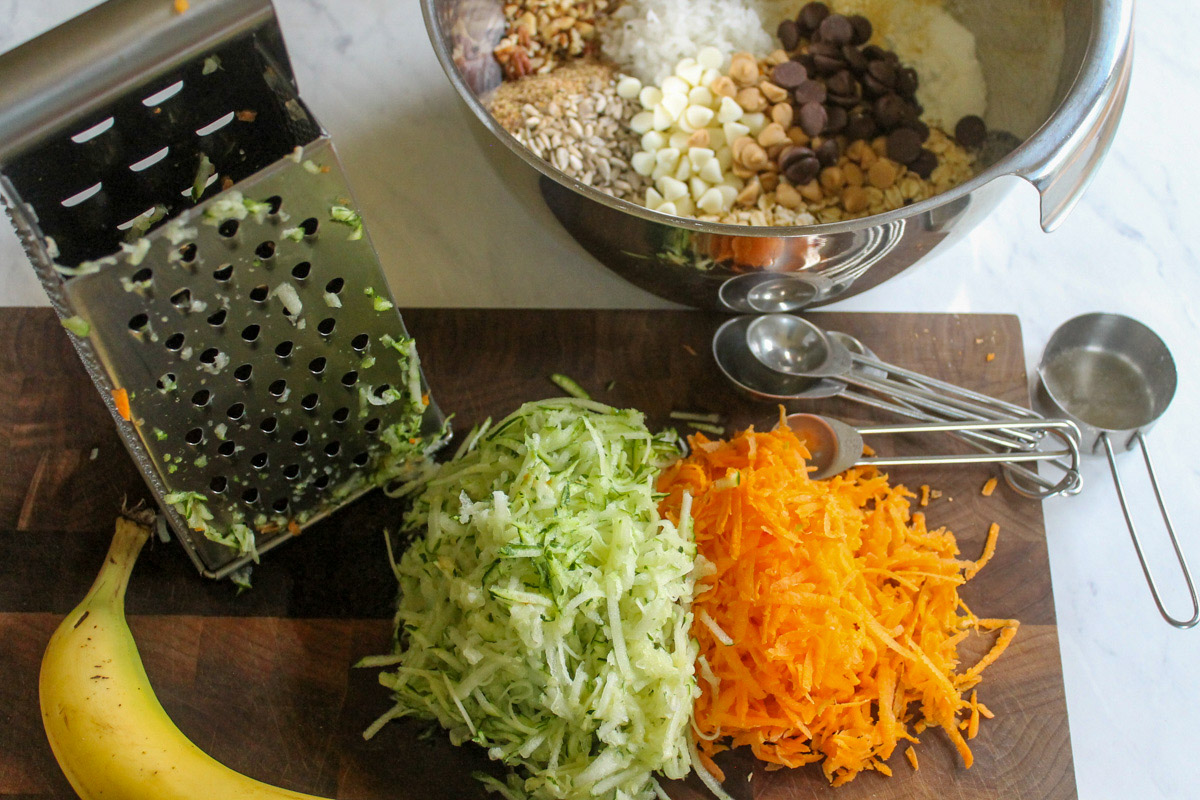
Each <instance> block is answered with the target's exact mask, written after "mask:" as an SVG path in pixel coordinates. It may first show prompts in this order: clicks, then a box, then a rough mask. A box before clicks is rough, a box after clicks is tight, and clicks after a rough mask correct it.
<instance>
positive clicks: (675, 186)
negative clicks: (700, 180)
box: [654, 175, 688, 201]
mask: <svg viewBox="0 0 1200 800" xmlns="http://www.w3.org/2000/svg"><path fill="white" fill-rule="evenodd" d="M654 185H655V186H657V187H658V190H659V191H660V192H662V196H663V199H664V200H667V201H672V200H678V199H679V198H681V197H684V196H685V195H687V193H688V187H687V184H686V183H684V182H683V181H677V180H675V179H674V178H672V177H671V176H670V175H664V176H662V177H661V178H659V179H658V180H657V181H655V182H654Z"/></svg>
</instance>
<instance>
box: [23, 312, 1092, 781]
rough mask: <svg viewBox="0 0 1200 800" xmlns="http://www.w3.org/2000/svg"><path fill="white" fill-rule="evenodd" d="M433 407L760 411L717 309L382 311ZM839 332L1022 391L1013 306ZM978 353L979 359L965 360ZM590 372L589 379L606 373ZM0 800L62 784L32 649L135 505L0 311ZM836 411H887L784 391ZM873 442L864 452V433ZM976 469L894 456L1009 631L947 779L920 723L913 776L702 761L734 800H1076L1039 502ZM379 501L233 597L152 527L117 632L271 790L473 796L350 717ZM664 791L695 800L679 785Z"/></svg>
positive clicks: (379, 604)
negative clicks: (983, 712)
mask: <svg viewBox="0 0 1200 800" xmlns="http://www.w3.org/2000/svg"><path fill="white" fill-rule="evenodd" d="M404 317H405V322H406V323H407V325H408V326H409V328H410V330H411V331H412V333H413V334H414V335H415V336H416V337H417V340H418V346H419V349H420V351H421V354H422V358H423V360H424V364H425V369H426V373H427V376H428V378H429V381H430V384H431V386H432V387H433V391H434V394H435V397H436V398H437V400H438V403H439V404H440V405H441V406H442V408H443V409H445V410H446V411H447V412H448V413H449V412H453V413H454V414H455V425H456V429H457V430H458V431H460V432H462V431H466V430H468V429H469V428H470V426H471V425H472V424H473V423H475V422H478V421H481V420H482V419H484V418H485V417H487V416H489V415H490V416H492V417H495V418H499V417H500V416H503V415H505V414H507V413H508V412H509V411H511V410H513V409H514V408H515V407H516V406H517V405H519V404H520V403H522V402H524V401H527V400H532V399H535V398H539V397H549V396H552V395H555V394H557V393H558V391H557V389H556V388H555V387H554V386H553V385H552V384H551V383H550V382H549V381H548V380H547V376H548V375H549V374H550V373H552V372H565V373H567V374H569V375H571V376H572V377H574V378H575V379H577V380H578V381H579V382H580V383H581V384H583V385H584V386H585V387H586V388H588V389H589V391H591V392H593V395H594V396H595V397H596V399H598V400H602V401H604V402H608V403H612V404H614V405H622V406H624V405H629V406H634V407H637V408H640V409H642V410H644V411H645V412H646V413H647V417H648V421H649V423H650V424H651V426H662V425H665V424H667V419H668V413H669V412H670V410H671V409H687V410H696V411H718V412H721V413H723V414H725V415H727V417H728V419H729V422H730V424H731V426H738V427H741V426H744V425H748V424H755V423H757V424H760V425H761V424H769V422H770V421H771V419H772V417H773V416H774V415H775V414H776V413H777V412H776V410H775V409H774V408H773V407H772V406H770V405H766V404H762V403H757V402H753V401H750V400H748V399H746V398H744V397H742V396H741V395H739V394H737V393H736V392H735V391H734V390H733V388H732V387H731V386H729V385H728V384H727V383H726V382H725V381H724V379H723V378H722V377H721V376H720V374H719V373H718V372H717V370H716V368H715V365H714V363H713V361H712V357H711V355H710V349H709V342H710V339H711V336H712V333H713V331H714V330H715V329H716V327H717V326H718V325H719V324H720V322H721V321H722V318H721V317H719V316H716V315H710V314H705V313H700V312H664V311H521V310H456V309H421V310H410V311H406V312H405V313H404ZM813 318H814V319H815V320H817V321H818V322H820V323H821V324H823V325H824V326H826V327H827V328H830V329H835V330H844V331H847V332H849V333H853V334H855V335H857V336H859V337H860V338H861V339H862V340H863V341H864V342H866V343H867V345H868V346H870V347H871V348H872V349H874V350H875V351H876V352H877V353H878V354H879V355H880V356H881V357H882V358H884V359H885V360H889V361H893V362H895V363H897V364H900V365H903V366H907V367H911V368H915V369H918V370H921V371H923V372H926V373H928V374H931V375H934V376H937V377H941V378H945V379H950V380H954V381H955V382H958V383H961V384H963V385H965V386H968V387H969V388H973V389H977V390H980V391H985V392H988V393H991V394H993V395H996V396H999V397H1002V398H1004V399H1006V400H1011V401H1014V402H1019V403H1022V404H1024V403H1027V401H1028V393H1027V389H1026V386H1027V384H1026V374H1025V366H1024V363H1023V359H1022V347H1021V333H1020V326H1019V324H1018V322H1017V319H1016V318H1015V317H1012V316H1000V315H933V316H916V315H893V314H845V313H824V314H814V315H813ZM989 353H994V354H995V358H994V360H992V361H990V362H989V361H988V360H987V355H988V354H989ZM610 381H614V382H615V384H614V386H613V388H612V389H611V390H606V389H605V387H606V386H607V385H608V383H609V382H610ZM0 386H3V387H4V391H3V392H0V442H3V445H4V446H3V450H0V564H2V565H3V567H0V569H2V570H3V572H2V573H0V575H2V578H0V676H3V680H2V681H0V721H3V722H4V724H0V798H12V799H15V798H28V799H29V800H33V799H34V798H36V799H37V800H43V799H46V800H48V799H49V798H71V797H73V796H74V795H73V793H72V792H71V790H70V787H69V786H68V785H67V783H66V781H65V780H64V778H63V777H62V775H61V773H60V772H59V770H58V767H57V765H56V763H55V762H54V759H53V757H52V755H51V753H50V750H49V747H48V746H47V745H46V741H45V737H44V734H43V732H42V729H41V721H40V718H39V714H38V709H37V669H38V664H39V661H40V658H41V653H42V650H43V648H44V647H45V644H46V641H47V640H48V638H49V636H50V633H51V631H52V630H53V629H54V627H55V626H56V625H57V624H58V621H59V619H60V618H61V616H62V615H63V614H64V613H65V612H66V611H68V610H69V609H70V608H71V607H73V606H74V605H75V604H76V603H77V602H78V601H79V600H80V599H81V598H82V596H83V594H84V592H85V591H86V589H87V587H88V585H89V584H90V582H91V580H92V578H93V577H94V575H95V572H96V569H97V568H98V566H99V563H100V560H101V558H102V555H103V553H104V551H105V549H106V548H107V546H108V541H109V538H110V536H111V529H112V519H113V514H114V512H115V510H116V509H117V508H118V507H119V506H120V504H121V503H122V502H123V501H125V500H128V501H134V500H137V499H140V498H143V497H147V495H148V493H147V491H146V489H145V487H144V485H143V483H142V481H141V478H140V475H139V474H138V472H137V470H136V469H135V468H134V466H133V464H132V462H131V460H130V459H129V457H128V456H127V454H126V453H125V451H124V449H123V446H122V445H121V443H120V441H119V439H118V438H117V436H116V433H115V429H114V427H113V425H112V422H111V420H110V419H109V418H108V416H107V412H106V411H105V409H104V407H103V405H102V404H101V402H100V400H99V397H98V396H97V394H96V392H95V390H94V389H93V388H92V386H91V384H90V382H89V381H88V379H87V377H86V375H85V373H84V371H83V368H82V367H81V365H80V364H79V362H78V360H77V359H76V357H75V354H74V352H73V350H72V349H71V347H70V345H69V343H68V341H67V338H66V336H65V334H64V333H63V332H62V330H61V329H60V328H59V326H58V322H57V319H56V318H55V317H54V316H53V314H51V313H50V312H49V311H48V310H44V309H37V310H33V309H0ZM794 406H795V410H813V409H817V410H821V411H822V412H824V413H834V414H837V415H839V416H842V417H843V418H845V419H847V420H849V421H852V422H853V421H860V422H861V421H867V420H871V421H880V422H883V421H887V420H885V419H882V418H880V417H878V416H874V417H873V416H872V415H871V412H868V411H866V410H865V409H860V408H856V407H854V406H852V405H849V404H847V403H845V402H843V401H838V400H833V401H823V402H822V403H821V404H819V405H816V404H812V403H808V404H801V403H796V404H794ZM881 444H883V443H881ZM944 446H945V442H944V440H940V439H916V438H915V437H905V438H904V439H900V440H898V441H896V442H895V443H892V444H887V445H885V446H881V448H880V449H887V447H894V449H895V450H896V451H900V452H921V451H922V450H927V449H929V448H930V447H944ZM992 474H995V470H994V469H993V468H989V467H983V466H979V467H970V468H963V467H940V468H929V467H925V468H910V469H905V470H900V469H895V470H892V476H893V479H894V480H896V481H900V482H904V483H906V484H908V485H910V486H914V487H915V486H919V485H920V484H923V483H928V484H930V485H931V486H933V487H935V488H939V489H941V490H942V491H943V496H942V497H941V498H939V499H937V500H934V501H933V502H932V503H931V504H930V506H929V508H928V509H927V511H928V516H929V519H930V523H931V524H933V525H945V526H947V527H949V528H950V529H951V530H953V531H954V532H955V533H956V534H957V536H958V539H959V542H960V546H961V547H962V550H963V552H964V554H965V555H966V556H968V557H974V555H975V554H976V553H977V552H978V551H979V549H980V548H981V546H982V543H983V538H984V535H985V533H986V530H987V527H988V525H989V524H990V523H991V522H998V523H999V524H1000V526H1001V538H1000V547H999V550H998V552H997V554H996V557H995V559H994V560H993V561H992V563H991V564H990V565H989V566H988V567H987V568H986V569H985V570H983V572H982V573H981V574H980V575H979V577H977V578H976V579H975V580H973V581H972V582H971V583H970V584H968V585H967V586H966V587H965V588H964V590H963V595H964V598H965V600H966V602H967V603H968V604H969V605H970V606H971V607H972V609H973V610H974V611H975V612H976V613H978V614H979V615H980V616H1015V617H1017V618H1019V619H1020V620H1021V621H1022V626H1021V629H1020V632H1019V634H1018V636H1017V638H1016V640H1015V642H1014V644H1013V645H1012V647H1010V648H1009V650H1008V652H1006V653H1005V655H1004V656H1003V658H1002V659H1001V660H1000V662H999V663H997V664H996V665H995V666H993V667H991V668H989V670H988V672H987V673H986V674H985V680H984V683H983V684H982V686H981V687H980V692H979V695H980V700H981V701H982V702H985V703H986V704H987V705H988V706H989V707H990V708H991V709H992V710H993V711H995V712H996V718H995V719H994V720H985V721H984V722H983V724H982V726H981V730H980V734H979V737H978V738H977V739H975V740H974V741H973V742H972V743H971V744H972V749H973V751H974V753H975V766H974V767H973V768H972V769H970V770H966V769H963V767H962V766H961V764H959V763H958V759H957V756H956V754H955V753H954V750H953V747H952V746H951V745H950V744H949V743H948V742H947V741H946V739H945V737H944V736H943V735H941V734H940V733H938V732H936V731H929V732H926V733H925V734H923V735H922V736H921V743H920V745H919V747H918V754H919V756H920V764H921V768H920V770H919V771H917V772H913V771H912V770H911V768H910V767H909V766H908V763H907V762H906V761H905V760H904V758H903V756H902V755H901V753H900V751H901V750H902V749H903V748H898V749H897V753H896V756H895V757H894V758H893V759H892V761H891V766H892V768H893V770H894V771H895V777H893V778H891V779H887V778H884V777H882V776H880V775H877V774H866V775H863V776H861V777H860V778H858V779H857V780H855V781H854V782H853V783H851V784H849V785H848V786H846V787H843V788H841V789H838V790H833V789H830V788H829V787H828V786H827V785H825V784H824V781H823V778H822V777H821V775H820V772H819V770H817V769H814V768H809V769H801V770H782V771H778V772H767V771H766V770H764V769H762V768H761V765H756V764H755V763H753V762H752V760H751V759H749V758H746V757H744V756H743V755H742V754H738V753H734V754H730V755H729V757H728V758H727V759H726V760H725V761H723V762H722V763H723V765H725V766H726V767H727V773H728V774H729V776H730V779H729V781H728V782H727V788H728V789H729V790H730V792H731V794H732V795H733V796H734V797H735V798H739V800H742V799H743V798H763V799H765V800H785V798H786V799H787V800H791V798H810V797H812V798H817V797H822V798H823V797H830V798H843V799H844V800H854V798H863V797H874V798H897V799H898V798H938V800H956V799H959V798H961V799H962V800H968V799H969V800H976V799H980V800H982V798H1003V799H1004V800H1020V799H1021V798H1030V799H1031V800H1032V799H1033V798H1038V799H1039V800H1041V799H1042V798H1052V799H1054V800H1058V799H1059V798H1062V799H1064V800H1065V799H1067V798H1074V797H1075V796H1076V792H1075V778H1074V769H1073V765H1072V757H1071V748H1070V739H1069V736H1068V728H1067V712H1066V705H1065V701H1064V697H1063V684H1062V669H1061V665H1060V660H1059V649H1058V634H1057V629H1056V627H1055V618H1054V602H1053V595H1052V593H1051V586H1050V571H1049V564H1048V561H1047V554H1046V542H1045V531H1044V527H1043V523H1042V513H1041V508H1040V506H1039V505H1038V504H1037V503H1035V502H1032V501H1029V500H1025V499H1022V498H1021V497H1019V496H1017V495H1016V494H1014V493H1012V492H1011V491H1009V490H1008V489H1007V487H1005V486H1004V484H1003V482H1001V486H1000V488H999V489H998V490H997V491H996V493H995V494H994V495H993V496H991V497H990V498H984V497H982V496H981V495H980V494H979V489H980V487H981V486H982V485H983V483H984V482H985V481H986V480H987V478H988V477H989V476H991V475H992ZM402 512H403V506H402V505H401V504H400V503H399V502H396V501H390V500H387V499H386V498H384V497H382V496H380V495H378V494H375V495H372V496H369V497H368V498H366V499H364V500H363V501H360V502H359V503H357V504H356V505H354V506H353V507H351V508H350V509H347V510H346V511H343V512H341V513H339V514H337V515H335V516H334V517H333V518H332V519H329V520H326V521H325V522H323V523H321V524H320V525H318V526H315V527H314V528H312V529H311V530H309V531H308V532H306V533H305V534H304V535H303V536H301V537H299V538H298V539H297V540H296V541H294V542H290V543H289V544H287V545H286V546H285V547H281V548H279V549H278V550H276V551H274V552H272V553H270V554H269V556H268V557H267V558H266V559H265V560H264V563H263V564H262V565H261V566H260V567H258V568H256V570H255V574H254V589H253V590H252V591H250V592H247V593H244V594H242V595H240V596H239V595H235V593H234V591H233V589H232V587H231V586H230V585H229V584H227V583H214V582H209V581H205V580H203V579H201V578H200V577H198V576H197V575H196V574H195V572H194V570H193V568H192V566H191V563H190V562H189V561H188V560H187V558H186V556H185V555H184V553H183V552H182V550H181V549H180V548H179V547H178V545H176V544H175V543H167V544H163V543H161V542H157V541H152V542H151V544H150V545H148V547H147V549H146V551H145V552H144V553H143V555H142V557H141V559H140V561H139V563H138V565H137V568H136V569H135V571H134V575H133V580H132V584H131V586H130V590H129V599H128V609H129V614H130V623H131V626H132V628H133V632H134V635H135V636H136V638H137V641H138V645H139V647H140V648H141V652H142V655H143V658H144V661H145V664H146V669H147V672H148V673H149V675H150V679H151V681H152V682H153V684H154V686H155V688H156V690H157V691H158V693H159V695H160V697H161V699H162V702H163V705H164V706H165V707H166V709H167V711H168V712H169V713H170V714H171V716H172V717H173V718H174V719H175V721H176V722H177V723H178V724H179V726H180V728H181V729H182V730H183V731H184V733H186V734H187V735H188V736H190V737H191V738H192V739H194V740H195V741H196V743H197V744H198V745H200V747H202V748H203V749H205V750H207V751H208V752H209V753H211V754H212V755H214V756H215V757H216V758H218V759H220V760H221V761H223V762H225V763H226V764H228V765H230V766H231V767H233V768H235V769H238V770H241V771H243V772H246V773H248V774H250V775H253V776H254V777H256V778H259V779H262V780H266V781H270V782H273V783H278V784H280V785H283V786H287V787H290V788H294V789H299V790H303V791H308V792H314V793H318V794H325V795H329V796H336V797H340V798H363V799H364V800H366V799H367V798H380V799H382V798H413V799H414V800H415V799H417V798H471V797H484V796H486V795H485V793H483V792H482V791H481V790H480V789H479V787H478V785H477V784H476V783H475V782H474V781H473V780H472V779H471V778H470V777H469V773H470V771H471V770H473V769H488V770H490V771H493V772H495V771H496V770H495V767H494V765H491V764H490V763H489V762H488V761H487V759H486V757H484V755H483V753H482V751H481V750H480V749H479V748H476V747H474V746H467V747H463V748H455V747H452V746H450V745H449V744H448V743H447V742H446V740H445V737H444V736H443V735H441V734H440V732H436V731H435V732H434V733H433V735H432V736H428V735H426V736H423V734H426V733H427V726H426V725H425V724H423V723H420V722H402V723H398V724H392V725H390V726H388V727H387V728H385V729H384V731H383V732H382V733H380V734H379V735H378V736H377V737H376V738H374V739H373V740H371V741H369V742H366V741H364V740H363V739H362V737H361V735H360V734H361V731H362V730H363V728H365V727H366V726H367V725H368V724H369V723H370V722H371V721H372V720H373V719H374V717H375V716H377V715H378V714H380V713H382V712H383V711H384V710H386V709H387V708H388V707H389V701H388V697H387V694H386V692H385V691H384V690H383V689H382V688H381V687H380V686H379V685H378V684H377V682H376V680H375V674H374V671H373V670H354V669H351V665H352V664H353V663H354V662H355V661H356V660H358V659H359V658H361V657H362V656H364V655H369V654H374V653H380V652H385V651H386V650H387V649H388V647H389V639H390V636H391V623H390V614H391V608H392V603H393V600H394V595H395V582H394V580H393V578H392V577H391V575H390V572H389V570H388V567H387V561H386V556H385V552H384V545H383V538H382V536H381V533H380V532H381V531H382V530H383V529H384V528H385V527H389V526H391V527H394V526H395V525H396V524H397V522H398V521H399V519H400V515H401V514H402ZM670 793H671V795H672V796H673V797H677V798H683V797H702V796H704V793H703V790H702V789H701V788H700V786H699V784H698V783H696V782H694V781H689V782H686V783H681V784H679V785H674V786H671V787H670Z"/></svg>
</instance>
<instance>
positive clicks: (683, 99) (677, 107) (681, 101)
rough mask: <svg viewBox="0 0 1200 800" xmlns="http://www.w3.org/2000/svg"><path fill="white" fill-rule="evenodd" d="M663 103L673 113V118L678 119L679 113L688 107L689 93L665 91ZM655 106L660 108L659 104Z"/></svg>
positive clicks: (668, 111)
mask: <svg viewBox="0 0 1200 800" xmlns="http://www.w3.org/2000/svg"><path fill="white" fill-rule="evenodd" d="M661 105H662V107H663V108H665V109H666V110H667V113H669V114H670V115H671V119H672V120H677V119H679V115H680V114H682V113H683V112H684V110H686V109H687V107H688V99H687V93H686V92H685V93H682V94H676V93H675V92H664V93H663V99H662V103H661ZM655 108H658V106H655Z"/></svg>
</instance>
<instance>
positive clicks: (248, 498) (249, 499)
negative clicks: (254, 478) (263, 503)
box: [242, 488, 258, 506]
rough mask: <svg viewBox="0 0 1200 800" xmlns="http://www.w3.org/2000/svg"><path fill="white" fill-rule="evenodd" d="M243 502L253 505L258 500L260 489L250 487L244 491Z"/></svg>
mask: <svg viewBox="0 0 1200 800" xmlns="http://www.w3.org/2000/svg"><path fill="white" fill-rule="evenodd" d="M242 502H243V503H245V504H246V505H248V506H252V505H254V504H255V503H257V502H258V489H254V488H250V489H247V490H246V491H244V492H242Z"/></svg>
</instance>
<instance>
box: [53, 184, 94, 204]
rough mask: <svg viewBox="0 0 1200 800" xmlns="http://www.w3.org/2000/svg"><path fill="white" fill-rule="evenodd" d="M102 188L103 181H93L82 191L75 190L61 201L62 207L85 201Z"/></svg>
mask: <svg viewBox="0 0 1200 800" xmlns="http://www.w3.org/2000/svg"><path fill="white" fill-rule="evenodd" d="M103 188H104V184H103V183H95V184H92V185H91V186H89V187H88V188H86V189H84V190H83V191H82V192H77V193H75V194H73V195H71V196H70V197H68V198H67V199H65V200H63V201H62V207H63V208H74V207H75V206H77V205H80V204H81V203H86V202H87V201H88V200H91V199H92V198H93V197H95V196H96V195H98V194H100V190H101V189H103Z"/></svg>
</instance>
